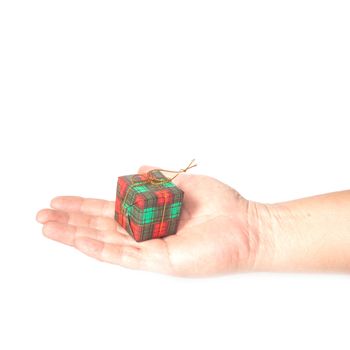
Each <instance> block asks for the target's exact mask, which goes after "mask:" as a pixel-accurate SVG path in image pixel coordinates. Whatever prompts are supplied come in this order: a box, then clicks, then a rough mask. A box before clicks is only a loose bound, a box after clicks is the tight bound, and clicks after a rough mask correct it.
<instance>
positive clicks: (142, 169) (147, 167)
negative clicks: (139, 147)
mask: <svg viewBox="0 0 350 350" xmlns="http://www.w3.org/2000/svg"><path fill="white" fill-rule="evenodd" d="M152 169H159V167H156V166H152V165H142V166H140V168H139V170H138V172H137V173H138V174H143V173H147V172H148V171H150V170H152Z"/></svg>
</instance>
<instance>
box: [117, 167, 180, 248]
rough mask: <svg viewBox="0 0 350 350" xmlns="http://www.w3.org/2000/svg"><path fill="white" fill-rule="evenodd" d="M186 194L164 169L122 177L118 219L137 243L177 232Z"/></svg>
mask: <svg viewBox="0 0 350 350" xmlns="http://www.w3.org/2000/svg"><path fill="white" fill-rule="evenodd" d="M183 197H184V192H183V191H182V190H181V189H180V188H178V187H177V186H175V185H174V183H173V182H172V181H171V179H169V178H167V177H166V176H165V175H164V174H163V173H162V172H161V171H160V170H157V169H155V170H151V171H150V172H148V173H146V174H137V175H126V176H120V177H118V184H117V194H116V202H115V220H116V221H117V222H118V223H119V224H120V225H121V226H122V227H123V228H124V229H125V230H126V231H127V232H128V233H129V234H130V235H131V236H132V237H133V238H134V239H135V240H136V241H137V242H140V241H145V240H148V239H152V238H160V237H165V236H168V235H172V234H175V233H176V230H177V227H178V223H179V218H180V215H181V209H182V203H183Z"/></svg>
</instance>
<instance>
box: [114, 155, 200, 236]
mask: <svg viewBox="0 0 350 350" xmlns="http://www.w3.org/2000/svg"><path fill="white" fill-rule="evenodd" d="M195 166H197V164H194V159H192V160H191V162H190V163H189V164H188V165H187V167H186V168H184V169H180V170H178V171H176V170H166V169H152V170H150V171H148V172H147V173H143V174H136V175H134V176H133V177H132V179H131V185H130V186H129V188H128V190H127V191H126V193H125V196H124V200H123V202H122V204H121V206H122V210H124V215H126V216H127V217H128V223H129V227H130V230H131V232H132V228H131V225H130V216H129V212H126V211H125V210H126V209H125V207H124V205H125V202H126V199H127V197H128V195H129V193H130V190H131V189H132V188H134V187H135V186H138V185H143V184H152V185H162V184H164V183H168V182H171V181H173V180H174V179H175V178H176V177H177V176H178V175H180V174H182V173H185V172H186V171H187V170H189V169H191V168H194V167H195ZM155 171H164V172H167V173H175V175H174V176H173V177H171V178H169V177H167V176H165V175H164V174H163V175H164V176H165V178H162V179H158V178H156V177H155V175H154V174H153V173H154V172H155ZM143 175H146V179H144V180H139V181H137V182H135V180H134V178H135V177H136V176H143ZM134 205H135V203H133V204H130V205H128V209H129V207H132V206H134ZM165 209H166V197H164V206H163V211H162V221H161V222H160V228H161V227H162V224H163V221H164V214H165Z"/></svg>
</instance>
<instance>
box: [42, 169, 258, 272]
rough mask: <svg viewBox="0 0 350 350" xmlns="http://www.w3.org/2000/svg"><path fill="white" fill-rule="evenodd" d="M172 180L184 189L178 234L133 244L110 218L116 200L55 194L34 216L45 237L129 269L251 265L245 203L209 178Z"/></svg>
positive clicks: (253, 253) (234, 268) (220, 268)
mask: <svg viewBox="0 0 350 350" xmlns="http://www.w3.org/2000/svg"><path fill="white" fill-rule="evenodd" d="M150 169H152V167H146V166H144V167H141V168H140V170H139V173H144V172H147V171H148V170H150ZM174 183H175V184H176V185H177V186H178V187H180V188H181V189H182V190H183V191H184V192H185V196H184V203H183V209H182V214H181V219H180V222H179V227H178V231H177V233H176V234H175V235H171V236H168V237H165V238H161V239H152V240H148V241H144V242H140V243H138V242H135V241H134V239H133V238H132V237H131V236H130V235H129V234H128V233H127V232H126V231H125V230H124V229H123V228H122V227H120V225H118V224H117V222H116V221H115V220H114V202H113V201H106V200H99V199H89V198H82V197H72V196H64V197H56V198H54V199H53V200H52V201H51V207H52V209H43V210H40V211H39V212H38V214H37V220H38V221H39V222H40V223H42V224H43V233H44V234H45V235H46V236H47V237H48V238H51V239H54V240H57V241H59V242H61V243H65V244H68V245H72V246H74V247H76V248H77V249H78V250H80V251H81V252H83V253H85V254H87V255H89V256H91V257H94V258H97V259H99V260H101V261H106V262H110V263H113V264H118V265H121V266H125V267H128V268H134V269H143V270H150V271H156V272H162V273H166V274H172V275H177V276H209V275H214V274H224V273H229V272H233V271H237V270H247V269H250V268H251V267H252V265H253V264H254V260H255V257H256V251H257V243H258V239H257V237H255V235H252V233H251V232H250V230H249V227H248V226H249V223H248V221H249V220H248V211H249V202H248V201H247V200H245V199H244V198H243V197H241V196H240V195H239V194H238V193H237V192H236V191H234V190H233V189H232V188H231V187H229V186H227V185H226V184H224V183H222V182H220V181H218V180H216V179H213V178H211V177H208V176H202V175H188V174H182V175H179V176H178V177H176V179H174Z"/></svg>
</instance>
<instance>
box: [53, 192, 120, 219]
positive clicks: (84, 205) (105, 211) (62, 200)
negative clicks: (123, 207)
mask: <svg viewBox="0 0 350 350" xmlns="http://www.w3.org/2000/svg"><path fill="white" fill-rule="evenodd" d="M51 207H52V208H54V209H59V210H63V211H69V212H80V213H82V214H87V215H94V216H104V217H108V218H113V217H114V210H115V209H114V208H115V203H114V202H111V201H106V200H104V199H95V198H83V197H76V196H60V197H55V198H54V199H52V201H51Z"/></svg>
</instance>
